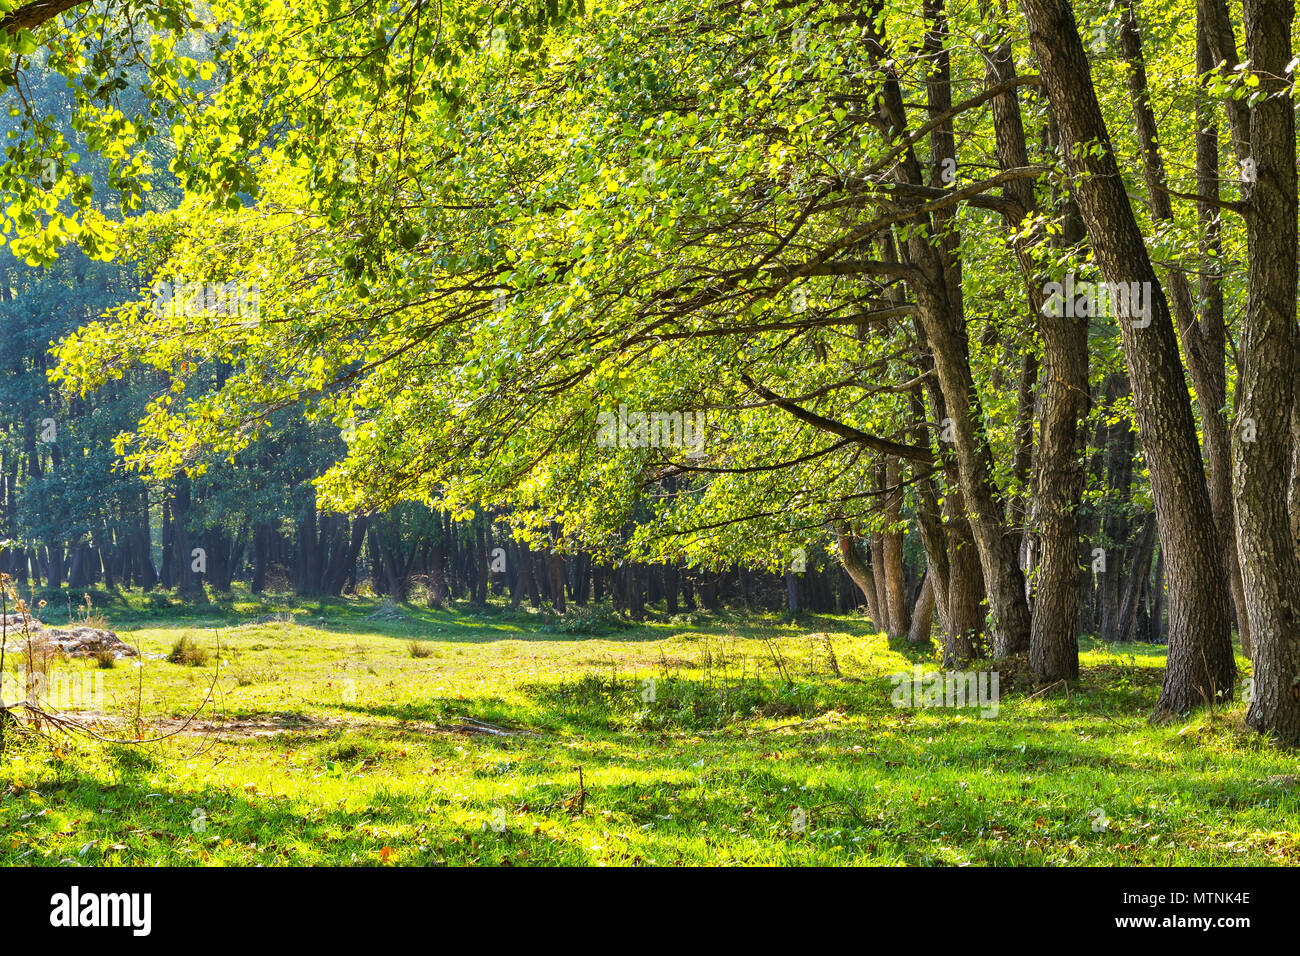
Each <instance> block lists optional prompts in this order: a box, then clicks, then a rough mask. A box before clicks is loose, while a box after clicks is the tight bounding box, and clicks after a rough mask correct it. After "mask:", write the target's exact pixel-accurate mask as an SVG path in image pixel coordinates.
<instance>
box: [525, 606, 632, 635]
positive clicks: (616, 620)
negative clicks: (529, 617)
mask: <svg viewBox="0 0 1300 956" xmlns="http://www.w3.org/2000/svg"><path fill="white" fill-rule="evenodd" d="M629 626H630V625H629V624H628V622H627V621H625V620H623V618H621V617H619V616H618V615H617V614H615V613H614V612H613V611H611V610H610V609H609V608H607V607H601V606H599V605H595V604H589V605H587V606H586V607H576V606H575V607H572V608H570V609H569V610H568V612H567V613H566V614H564V615H561V616H551V617H550V619H549V621H548V622H547V623H546V624H545V625H543V626H542V630H543V631H545V632H546V633H548V634H604V633H607V632H609V631H621V630H625V629H627V628H628V627H629Z"/></svg>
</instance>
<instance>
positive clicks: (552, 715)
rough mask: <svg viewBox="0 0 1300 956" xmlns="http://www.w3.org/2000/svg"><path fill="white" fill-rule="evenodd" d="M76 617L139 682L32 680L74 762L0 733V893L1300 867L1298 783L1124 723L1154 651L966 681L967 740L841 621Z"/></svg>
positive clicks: (1213, 736)
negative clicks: (779, 868) (445, 873)
mask: <svg viewBox="0 0 1300 956" xmlns="http://www.w3.org/2000/svg"><path fill="white" fill-rule="evenodd" d="M98 603H100V604H102V605H103V607H102V609H101V610H100V612H98V613H102V614H103V615H104V616H105V617H106V618H107V621H108V623H109V625H110V626H111V627H112V628H113V629H114V630H115V631H117V632H118V633H119V635H120V636H121V637H122V638H123V639H124V640H126V641H128V642H130V643H131V644H133V645H135V646H137V647H138V648H139V649H140V651H141V652H142V657H141V658H140V659H139V660H138V661H136V660H129V659H128V660H119V661H117V662H116V663H115V665H114V666H113V667H111V668H104V667H101V666H100V664H98V663H97V662H96V661H94V660H69V661H63V662H58V663H56V664H55V665H54V667H55V669H57V670H62V671H63V672H67V671H69V670H72V671H80V672H84V677H85V680H86V681H89V682H93V681H94V680H96V679H99V678H102V681H103V690H104V694H103V696H104V701H103V707H102V708H98V709H96V710H94V711H83V712H81V713H74V714H72V716H74V717H76V718H77V719H78V720H79V721H80V722H81V723H83V724H84V725H85V726H87V727H89V728H91V729H92V730H93V732H94V734H95V735H97V736H91V735H89V734H85V733H70V734H69V733H65V732H61V731H60V730H58V729H57V728H54V727H49V726H46V727H44V728H42V729H41V731H40V732H39V733H36V732H33V731H32V730H31V729H30V728H27V729H25V730H20V729H19V728H15V727H12V726H11V727H10V728H9V730H8V732H7V734H6V749H5V753H4V755H3V761H2V762H0V864H4V865H45V866H59V865H64V866H73V865H108V866H115V865H154V864H164V865H187V864H193V865H199V864H209V865H212V864H215V865H259V864H261V865H268V866H270V865H313V864H323V865H375V866H383V865H415V866H437V865H474V864H485V865H493V864H505V865H515V866H526V865H542V864H562V865H679V864H682V865H685V864H706V865H738V864H796V865H804V864H809V865H817V864H822V865H843V864H860V865H1014V864H1030V865H1103V866H1108V865H1185V864H1187V865H1191V864H1201V865H1278V864H1291V865H1294V864H1296V863H1298V862H1300V766H1298V764H1300V761H1298V760H1297V757H1296V754H1295V753H1294V752H1293V751H1287V750H1284V749H1280V748H1277V747H1275V746H1274V745H1272V744H1271V743H1270V742H1269V741H1268V740H1266V739H1264V738H1261V737H1260V736H1259V735H1257V734H1255V733H1253V732H1251V731H1249V730H1248V729H1247V728H1246V727H1245V725H1244V723H1243V712H1244V707H1243V705H1242V704H1240V703H1234V704H1231V705H1229V706H1227V707H1224V708H1216V709H1211V710H1205V711H1201V712H1198V713H1195V714H1193V715H1190V716H1189V717H1188V718H1187V719H1185V720H1183V721H1174V722H1170V723H1165V724H1162V725H1153V724H1151V723H1149V721H1148V715H1149V714H1150V713H1151V711H1152V709H1153V707H1154V704H1155V701H1156V697H1157V694H1158V691H1159V687H1160V682H1161V677H1162V673H1163V657H1164V648H1163V647H1158V646H1150V645H1142V644H1123V645H1114V646H1109V647H1108V646H1105V645H1100V644H1098V643H1097V642H1094V641H1090V640H1086V639H1085V641H1084V643H1083V646H1082V647H1081V665H1082V674H1081V678H1080V680H1079V681H1077V682H1074V683H1072V684H1070V685H1068V686H1066V685H1056V686H1052V687H1049V688H1048V689H1046V690H1039V691H1037V692H1035V690H1034V689H1033V688H1032V687H1031V686H1030V684H1029V682H1028V677H1027V675H1024V674H1021V673H1019V672H1017V670H1016V668H1015V665H1014V662H1008V661H1001V662H999V663H998V664H997V665H993V664H991V663H990V662H977V663H976V664H974V665H972V669H973V670H977V671H978V670H981V669H983V670H989V669H992V668H994V667H995V666H996V669H997V671H998V676H999V691H1000V699H999V702H998V706H997V708H996V715H993V714H992V713H990V712H989V710H988V708H985V709H984V710H981V709H979V708H976V707H967V708H952V707H898V706H895V702H894V701H893V700H891V696H893V694H894V691H895V689H896V688H897V687H898V686H899V681H898V680H896V679H891V675H894V674H898V673H902V672H906V673H909V674H910V673H911V672H912V671H913V668H914V666H915V665H917V664H921V665H923V668H924V669H925V670H926V671H932V670H938V669H939V668H940V665H939V664H938V662H937V660H936V657H935V651H934V648H930V647H915V646H911V645H907V644H904V643H893V644H891V642H890V641H889V640H888V639H887V637H886V636H885V635H883V634H878V633H873V632H872V630H871V628H870V627H869V626H868V623H867V622H866V621H865V620H864V619H863V618H861V617H858V616H802V617H800V618H798V619H796V620H790V619H788V618H781V617H777V616H773V615H768V616H765V615H761V614H757V613H740V612H722V613H718V614H703V613H692V614H683V615H677V616H673V617H669V616H667V615H664V614H659V615H657V616H655V615H652V616H651V617H650V618H648V619H647V620H646V621H644V622H641V623H638V624H630V623H628V622H626V621H623V620H621V619H619V618H616V617H615V616H613V615H612V614H611V613H609V612H608V611H604V610H600V609H587V610H580V611H577V612H574V613H571V614H570V615H568V616H566V617H556V616H553V615H549V614H546V613H541V612H535V611H530V610H526V609H517V610H511V609H509V608H508V607H505V606H502V605H499V604H489V605H488V606H487V607H486V608H479V609H475V608H473V607H471V606H470V605H467V604H456V605H454V606H453V607H452V608H451V609H448V610H435V609H431V608H428V607H426V606H424V605H422V604H394V603H392V602H378V601H375V600H366V599H342V600H326V601H321V602H302V601H298V600H295V599H291V598H288V597H284V598H277V597H273V596H271V597H268V596H253V595H250V594H248V593H247V592H246V591H239V590H237V591H236V593H235V594H234V595H233V596H232V597H230V598H229V599H226V600H219V601H214V602H213V603H211V604H208V605H205V606H201V607H192V606H183V605H180V604H178V603H176V602H173V601H171V600H169V599H168V598H166V597H165V596H161V595H159V596H154V597H145V596H142V595H139V594H117V595H115V596H112V597H111V598H110V597H109V596H101V600H100V601H99V602H98ZM61 613H62V612H59V613H53V609H52V613H51V614H50V615H49V620H50V622H51V623H53V624H58V622H59V614H61ZM74 613H75V612H74ZM12 640H13V637H12V636H11V641H12ZM167 658H171V659H170V660H169V659H167ZM16 665H17V661H16V660H15V655H13V654H11V655H10V657H9V667H10V669H12V668H13V667H14V666H16ZM1238 666H1239V668H1240V669H1241V670H1242V673H1243V675H1244V674H1248V673H1249V662H1248V661H1247V660H1246V659H1245V658H1242V657H1240V656H1238ZM158 737H161V738H163V739H156V740H155V739H152V738H158ZM99 738H113V739H112V740H107V739H99Z"/></svg>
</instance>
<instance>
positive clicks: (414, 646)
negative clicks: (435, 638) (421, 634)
mask: <svg viewBox="0 0 1300 956" xmlns="http://www.w3.org/2000/svg"><path fill="white" fill-rule="evenodd" d="M406 649H407V650H408V651H410V652H411V656H412V657H432V656H433V648H432V647H430V646H429V645H427V644H421V643H420V642H419V641H411V643H409V644H407V645H406Z"/></svg>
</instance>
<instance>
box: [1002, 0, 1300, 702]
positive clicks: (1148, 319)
mask: <svg viewBox="0 0 1300 956" xmlns="http://www.w3.org/2000/svg"><path fill="white" fill-rule="evenodd" d="M1021 5H1022V7H1023V9H1024V11H1025V16H1026V19H1027V20H1028V22H1029V34H1030V42H1031V45H1032V47H1033V50H1034V54H1035V56H1036V58H1037V60H1038V63H1039V66H1040V75H1041V76H1042V81H1043V86H1044V88H1045V89H1046V92H1047V98H1048V101H1049V103H1050V106H1051V110H1052V114H1053V115H1054V116H1055V117H1056V121H1057V124H1058V126H1059V128H1060V131H1061V143H1062V152H1063V153H1064V159H1065V162H1066V165H1067V167H1068V169H1069V172H1070V174H1071V176H1072V177H1073V184H1072V188H1073V191H1074V195H1075V197H1076V201H1077V202H1078V205H1079V211H1080V213H1081V215H1082V217H1083V220H1084V223H1085V225H1086V226H1087V229H1088V237H1089V239H1090V241H1091V243H1092V248H1093V252H1094V254H1095V256H1096V259H1097V263H1098V265H1099V266H1100V268H1101V272H1102V274H1103V275H1104V276H1105V278H1106V280H1107V281H1108V282H1109V283H1123V288H1126V289H1127V288H1131V287H1132V286H1130V283H1137V286H1136V288H1138V289H1140V290H1141V294H1142V296H1143V297H1144V299H1145V306H1146V307H1145V310H1144V314H1143V315H1142V316H1141V319H1140V322H1139V321H1137V320H1138V316H1137V315H1136V314H1135V313H1136V312H1137V311H1138V310H1136V309H1128V310H1123V309H1122V310H1121V312H1127V313H1128V314H1122V315H1121V316H1120V318H1119V325H1120V336H1121V341H1122V345H1123V348H1124V357H1125V360H1126V363H1127V365H1128V369H1129V374H1130V375H1131V377H1132V380H1133V398H1134V407H1135V409H1136V417H1137V424H1138V431H1139V434H1140V435H1141V438H1142V445H1143V449H1144V451H1145V453H1146V457H1147V463H1148V467H1149V470H1150V473H1151V490H1152V496H1153V498H1154V499H1155V506H1156V515H1157V520H1158V521H1159V525H1160V539H1161V541H1162V543H1163V544H1164V546H1165V549H1166V552H1165V555H1166V560H1165V566H1166V572H1167V574H1168V578H1169V615H1170V628H1169V653H1168V664H1167V666H1166V669H1165V681H1164V686H1163V687H1162V688H1161V692H1160V699H1159V701H1158V702H1157V705H1156V710H1157V713H1161V714H1181V713H1185V712H1187V711H1188V710H1190V709H1191V708H1193V707H1195V706H1197V705H1199V704H1204V703H1207V702H1209V701H1210V700H1211V699H1212V697H1213V694H1214V693H1215V691H1216V690H1219V689H1224V688H1226V689H1227V691H1228V693H1231V691H1232V685H1233V682H1234V681H1235V679H1236V664H1235V663H1234V661H1233V657H1232V643H1231V637H1230V634H1229V629H1228V609H1227V606H1226V602H1225V601H1224V600H1223V594H1224V593H1225V590H1224V587H1223V582H1224V580H1225V579H1224V570H1223V559H1222V554H1221V552H1220V551H1219V546H1218V541H1217V539H1216V536H1215V533H1214V514H1213V510H1212V508H1211V507H1210V496H1209V492H1208V491H1207V489H1206V486H1205V477H1204V471H1203V466H1202V463H1201V453H1200V448H1199V447H1198V443H1197V439H1196V424H1195V420H1194V419H1193V416H1192V408H1191V402H1190V400H1189V398H1188V395H1187V382H1186V379H1185V377H1184V375H1183V367H1182V362H1181V360H1180V359H1179V356H1178V342H1177V339H1176V337H1175V334H1174V327H1173V322H1172V321H1171V319H1170V315H1169V306H1168V303H1167V302H1166V301H1165V297H1164V291H1163V290H1162V289H1161V287H1160V281H1159V279H1158V277H1157V276H1156V273H1155V269H1154V268H1153V266H1152V265H1151V260H1150V258H1149V256H1148V255H1147V249H1146V243H1145V241H1144V240H1143V237H1142V233H1141V230H1140V229H1139V228H1138V224H1137V220H1136V219H1135V218H1134V215H1133V210H1132V208H1131V206H1130V205H1129V199H1128V194H1127V192H1126V191H1125V186H1124V179H1123V177H1122V175H1121V174H1120V169H1119V165H1118V163H1117V162H1116V159H1115V151H1114V148H1113V146H1111V143H1110V134H1109V133H1108V131H1107V129H1106V121H1105V119H1104V117H1103V116H1102V112H1101V106H1100V104H1099V103H1098V101H1097V94H1096V90H1095V89H1094V88H1093V85H1092V73H1091V67H1090V65H1089V63H1088V58H1087V56H1086V55H1085V53H1084V48H1083V41H1082V40H1081V39H1080V37H1079V31H1078V28H1077V26H1076V24H1075V20H1074V13H1073V11H1072V10H1071V9H1070V5H1069V3H1068V0H1021ZM1291 161H1292V162H1294V157H1292V160H1291ZM1292 319H1293V320H1294V316H1292Z"/></svg>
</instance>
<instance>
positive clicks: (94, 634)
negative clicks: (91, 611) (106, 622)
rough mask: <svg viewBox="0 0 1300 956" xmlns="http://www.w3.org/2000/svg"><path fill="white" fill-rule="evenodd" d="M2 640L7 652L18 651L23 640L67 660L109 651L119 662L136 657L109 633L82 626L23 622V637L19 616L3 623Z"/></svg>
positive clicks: (134, 652)
mask: <svg viewBox="0 0 1300 956" xmlns="http://www.w3.org/2000/svg"><path fill="white" fill-rule="evenodd" d="M4 627H5V630H6V632H7V633H6V634H5V636H6V637H9V638H11V640H10V641H9V642H8V643H7V644H6V645H5V649H6V650H7V651H21V650H23V645H24V644H25V643H26V639H27V637H30V638H31V639H32V643H33V645H34V646H35V647H36V648H38V649H40V650H42V651H49V650H58V651H61V652H62V653H64V654H67V655H68V656H69V657H98V656H99V655H100V654H102V653H104V652H105V651H109V652H111V653H112V655H113V656H114V657H115V658H118V659H119V660H120V659H121V658H124V657H139V656H140V654H139V652H138V651H137V650H136V649H135V648H134V647H132V646H131V645H130V644H127V643H126V642H125V641H123V640H122V639H121V638H119V637H118V636H117V635H116V634H114V633H113V632H112V631H102V630H100V629H99V628H97V627H88V626H86V625H84V624H72V625H69V626H68V627H47V626H46V625H44V624H42V623H41V622H40V621H37V620H36V619H34V618H29V619H28V621H27V631H26V634H24V632H23V620H22V618H21V617H20V616H19V615H16V614H11V615H8V616H7V617H6V618H5V619H4Z"/></svg>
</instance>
